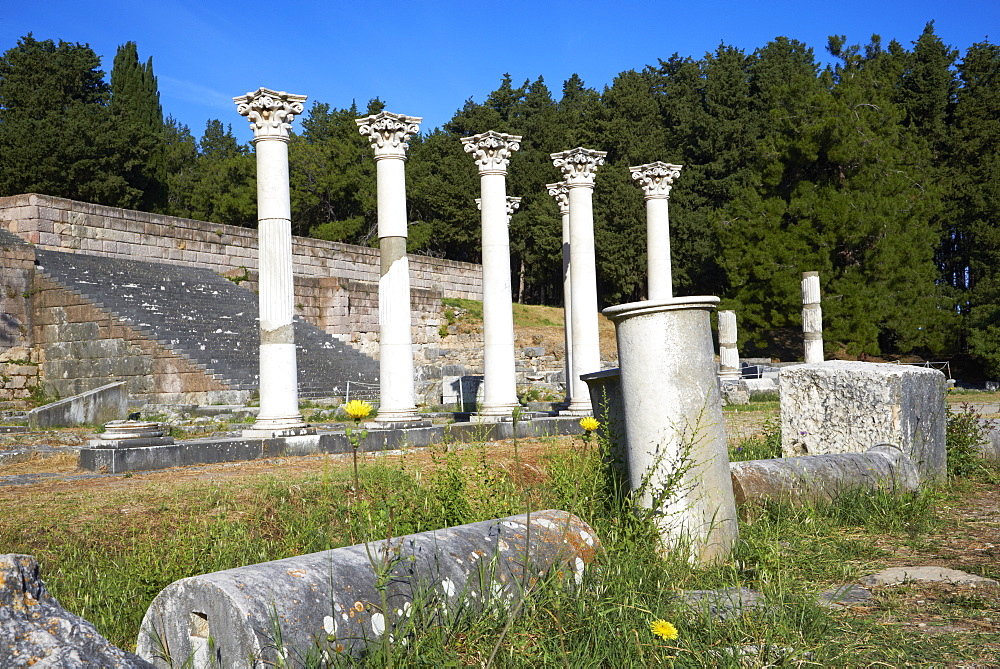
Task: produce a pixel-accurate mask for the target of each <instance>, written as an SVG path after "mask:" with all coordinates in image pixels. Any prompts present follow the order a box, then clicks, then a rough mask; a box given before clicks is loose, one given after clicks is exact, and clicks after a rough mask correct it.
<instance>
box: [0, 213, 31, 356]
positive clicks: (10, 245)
mask: <svg viewBox="0 0 1000 669" xmlns="http://www.w3.org/2000/svg"><path fill="white" fill-rule="evenodd" d="M34 275H35V252H34V249H32V247H31V246H29V245H28V244H26V243H24V242H23V241H22V240H21V239H20V238H19V237H16V236H14V235H11V234H9V233H7V232H6V231H4V230H3V229H2V228H0V351H2V350H4V349H8V348H12V347H21V346H31V301H30V297H31V281H32V278H33V277H34Z"/></svg>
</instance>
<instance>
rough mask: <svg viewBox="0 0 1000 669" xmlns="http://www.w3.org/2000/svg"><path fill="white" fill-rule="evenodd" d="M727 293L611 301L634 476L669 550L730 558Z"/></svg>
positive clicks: (732, 505)
mask: <svg viewBox="0 0 1000 669" xmlns="http://www.w3.org/2000/svg"><path fill="white" fill-rule="evenodd" d="M718 303H719V298H717V297H711V296H698V297H675V298H671V299H669V300H659V301H654V300H647V301H643V302H633V303H631V304H620V305H618V306H614V307H608V308H607V309H605V310H604V314H605V315H606V316H607V317H608V318H610V319H611V320H612V321H614V324H615V333H616V336H617V339H618V360H619V363H620V365H621V393H622V405H623V406H624V412H625V438H626V442H627V451H628V453H627V458H626V460H627V462H628V468H629V485H630V487H631V488H632V490H633V491H635V492H636V493H637V501H638V504H639V505H640V506H641V507H645V508H647V509H649V510H650V511H649V512H650V513H651V514H652V517H653V519H654V521H655V522H656V524H657V526H658V528H659V530H660V537H661V540H662V543H663V548H664V549H665V550H668V551H669V550H677V549H681V550H687V551H690V554H689V557H690V558H691V559H692V560H694V561H696V562H706V563H709V562H719V561H723V560H725V559H726V557H727V556H728V555H729V553H730V551H731V550H732V547H733V545H734V544H735V543H736V539H737V538H738V528H737V521H736V502H735V499H734V497H733V483H732V479H731V477H730V474H729V452H728V449H727V446H726V431H725V428H724V425H723V416H722V399H721V396H720V392H719V382H718V380H717V378H716V367H715V347H714V346H713V344H712V326H711V321H710V316H711V312H712V310H713V309H714V308H715V307H716V306H717V305H718Z"/></svg>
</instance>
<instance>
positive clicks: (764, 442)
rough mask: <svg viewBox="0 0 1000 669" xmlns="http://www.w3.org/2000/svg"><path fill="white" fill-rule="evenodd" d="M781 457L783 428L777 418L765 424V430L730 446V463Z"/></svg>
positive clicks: (768, 420) (770, 419)
mask: <svg viewBox="0 0 1000 669" xmlns="http://www.w3.org/2000/svg"><path fill="white" fill-rule="evenodd" d="M780 457H781V426H780V425H778V419H777V418H769V419H767V420H766V421H765V422H764V429H763V430H761V432H760V433H759V434H755V435H752V436H750V437H747V438H746V439H743V440H741V441H739V442H738V443H735V444H730V445H729V461H730V462H742V461H745V460H770V459H771V458H780Z"/></svg>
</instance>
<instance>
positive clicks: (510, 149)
mask: <svg viewBox="0 0 1000 669" xmlns="http://www.w3.org/2000/svg"><path fill="white" fill-rule="evenodd" d="M462 144H463V145H464V146H465V152H466V153H471V154H473V155H474V156H475V158H476V165H477V166H478V167H479V174H481V175H482V174H506V173H507V164H508V163H510V156H511V154H512V153H514V152H515V151H517V150H518V149H520V148H521V138H520V137H519V136H518V135H508V134H507V133H503V132H496V131H495V130H489V131H487V132H484V133H481V134H478V135H473V136H472V137H463V138H462Z"/></svg>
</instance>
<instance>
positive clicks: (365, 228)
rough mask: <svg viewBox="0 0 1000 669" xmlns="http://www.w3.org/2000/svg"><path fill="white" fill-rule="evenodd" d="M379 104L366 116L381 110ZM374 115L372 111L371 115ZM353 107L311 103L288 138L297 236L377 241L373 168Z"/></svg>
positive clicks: (348, 240)
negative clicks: (289, 140)
mask: <svg viewBox="0 0 1000 669" xmlns="http://www.w3.org/2000/svg"><path fill="white" fill-rule="evenodd" d="M382 106H384V105H382V103H381V101H380V100H373V101H372V103H371V104H369V113H377V111H380V110H381V107H382ZM373 110H376V111H373ZM360 116H361V114H360V113H359V112H358V109H357V106H355V105H352V106H351V107H350V108H348V109H331V108H330V105H327V104H322V103H318V102H317V103H314V104H313V106H312V108H311V109H310V110H309V113H308V114H307V115H306V117H305V118H303V120H302V126H301V127H302V133H301V134H296V135H294V136H293V137H292V138H291V143H290V146H289V164H290V166H291V187H292V222H293V225H294V228H295V230H296V233H297V234H306V233H308V234H309V235H310V236H313V237H317V238H320V239H328V240H331V241H342V242H347V243H351V244H362V245H364V244H369V243H372V241H373V240H377V239H378V234H377V232H378V221H377V212H376V204H375V200H376V192H375V163H374V161H373V160H372V159H371V147H370V146H369V145H368V140H367V138H365V137H363V136H362V135H361V133H359V132H358V126H357V124H356V123H355V119H357V118H358V117H360Z"/></svg>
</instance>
